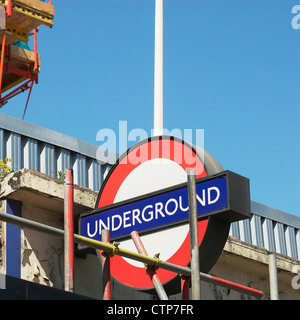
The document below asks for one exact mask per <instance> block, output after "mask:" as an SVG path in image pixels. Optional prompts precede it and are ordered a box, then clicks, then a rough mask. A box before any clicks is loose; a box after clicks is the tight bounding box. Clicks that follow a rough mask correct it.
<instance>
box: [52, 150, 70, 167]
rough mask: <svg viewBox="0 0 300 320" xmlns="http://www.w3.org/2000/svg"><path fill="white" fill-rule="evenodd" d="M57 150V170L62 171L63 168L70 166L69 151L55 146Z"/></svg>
mask: <svg viewBox="0 0 300 320" xmlns="http://www.w3.org/2000/svg"><path fill="white" fill-rule="evenodd" d="M56 149H57V150H56V152H57V172H58V171H61V172H64V170H65V169H69V168H71V152H70V151H69V150H66V149H64V148H56Z"/></svg>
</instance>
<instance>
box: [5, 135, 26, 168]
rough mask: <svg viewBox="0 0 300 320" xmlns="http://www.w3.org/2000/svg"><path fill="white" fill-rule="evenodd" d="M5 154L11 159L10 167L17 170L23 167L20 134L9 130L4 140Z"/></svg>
mask: <svg viewBox="0 0 300 320" xmlns="http://www.w3.org/2000/svg"><path fill="white" fill-rule="evenodd" d="M6 156H7V157H9V158H11V159H12V163H11V169H12V170H19V169H21V168H22V167H23V163H22V147H21V136H20V135H19V134H17V133H14V132H10V133H9V134H8V137H7V140H6Z"/></svg>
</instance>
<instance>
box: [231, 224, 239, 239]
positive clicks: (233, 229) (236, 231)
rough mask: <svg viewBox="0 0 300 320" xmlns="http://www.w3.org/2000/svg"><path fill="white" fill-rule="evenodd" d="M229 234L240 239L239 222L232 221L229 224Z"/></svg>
mask: <svg viewBox="0 0 300 320" xmlns="http://www.w3.org/2000/svg"><path fill="white" fill-rule="evenodd" d="M229 234H230V235H231V236H233V237H234V238H238V239H240V238H241V236H240V228H239V223H238V222H233V223H232V224H231V226H230V231H229Z"/></svg>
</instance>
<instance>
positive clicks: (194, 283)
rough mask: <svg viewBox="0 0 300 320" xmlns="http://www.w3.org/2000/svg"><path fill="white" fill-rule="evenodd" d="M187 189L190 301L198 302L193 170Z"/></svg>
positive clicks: (196, 222) (198, 270)
mask: <svg viewBox="0 0 300 320" xmlns="http://www.w3.org/2000/svg"><path fill="white" fill-rule="evenodd" d="M187 173H188V174H187V189H188V201H189V225H190V244H191V245H190V247H191V284H192V300H200V256H199V243H198V216H197V199H196V178H195V170H193V169H188V172H187Z"/></svg>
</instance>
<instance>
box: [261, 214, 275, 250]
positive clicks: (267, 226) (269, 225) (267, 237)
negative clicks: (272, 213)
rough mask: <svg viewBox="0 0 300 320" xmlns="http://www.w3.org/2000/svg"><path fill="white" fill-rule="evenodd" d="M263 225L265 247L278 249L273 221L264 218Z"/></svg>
mask: <svg viewBox="0 0 300 320" xmlns="http://www.w3.org/2000/svg"><path fill="white" fill-rule="evenodd" d="M262 226H263V238H264V246H265V248H266V249H268V250H270V251H276V247H275V238H274V229H273V221H272V220H270V219H268V218H263V222H262Z"/></svg>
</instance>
